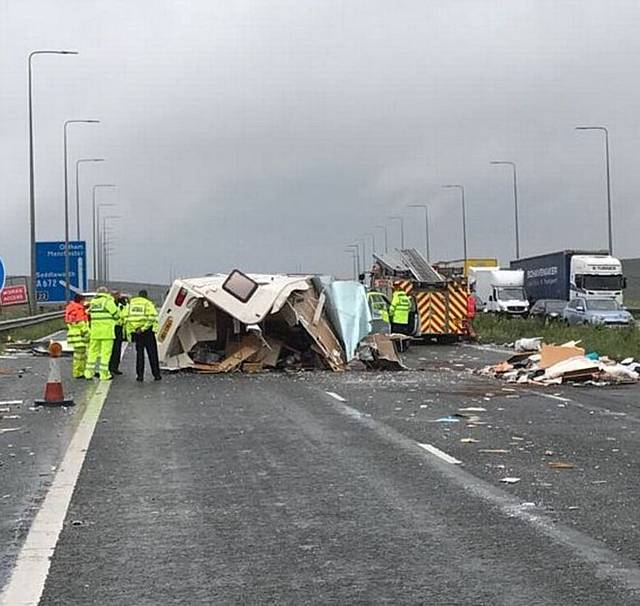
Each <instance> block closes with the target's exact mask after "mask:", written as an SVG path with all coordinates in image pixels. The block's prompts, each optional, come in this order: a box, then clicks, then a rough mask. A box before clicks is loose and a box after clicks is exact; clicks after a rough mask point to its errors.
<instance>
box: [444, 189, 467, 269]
mask: <svg viewBox="0 0 640 606" xmlns="http://www.w3.org/2000/svg"><path fill="white" fill-rule="evenodd" d="M442 187H443V188H445V189H459V190H460V196H461V201H462V245H463V248H464V265H465V268H466V266H467V207H466V205H465V201H464V186H462V185H457V184H455V185H443V186H442ZM465 271H466V269H465Z"/></svg>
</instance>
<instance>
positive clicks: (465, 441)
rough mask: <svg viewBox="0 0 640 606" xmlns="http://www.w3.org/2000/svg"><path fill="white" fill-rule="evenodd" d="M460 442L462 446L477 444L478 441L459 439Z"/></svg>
mask: <svg viewBox="0 0 640 606" xmlns="http://www.w3.org/2000/svg"><path fill="white" fill-rule="evenodd" d="M460 441H461V442H462V443H463V444H477V443H478V441H479V440H476V439H475V438H460Z"/></svg>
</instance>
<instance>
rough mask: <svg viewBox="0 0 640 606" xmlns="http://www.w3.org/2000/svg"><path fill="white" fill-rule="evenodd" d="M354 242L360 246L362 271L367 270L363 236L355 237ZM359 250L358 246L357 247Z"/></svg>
mask: <svg viewBox="0 0 640 606" xmlns="http://www.w3.org/2000/svg"><path fill="white" fill-rule="evenodd" d="M356 243H357V244H359V245H360V246H361V247H362V273H364V272H365V271H367V255H366V251H365V250H364V238H356ZM358 250H360V248H358Z"/></svg>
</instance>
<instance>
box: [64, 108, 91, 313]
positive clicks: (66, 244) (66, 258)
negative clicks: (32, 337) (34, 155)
mask: <svg viewBox="0 0 640 606" xmlns="http://www.w3.org/2000/svg"><path fill="white" fill-rule="evenodd" d="M81 122H82V123H85V124H97V123H98V122H100V120H65V121H64V129H63V130H64V281H65V285H64V299H65V301H66V302H67V303H68V302H69V300H70V298H71V296H70V295H71V289H70V288H69V287H70V283H69V282H70V271H69V268H70V263H69V261H70V259H69V168H68V166H67V156H68V152H67V139H68V135H67V127H68V126H69V124H79V123H81Z"/></svg>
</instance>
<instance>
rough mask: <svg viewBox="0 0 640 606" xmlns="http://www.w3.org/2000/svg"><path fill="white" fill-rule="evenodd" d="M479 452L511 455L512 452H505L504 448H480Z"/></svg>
mask: <svg viewBox="0 0 640 606" xmlns="http://www.w3.org/2000/svg"><path fill="white" fill-rule="evenodd" d="M478 452H482V453H485V454H509V453H510V452H511V451H510V450H505V449H504V448H479V449H478Z"/></svg>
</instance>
